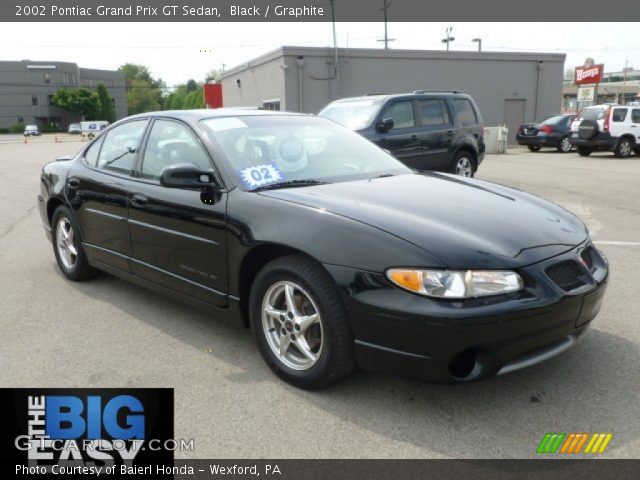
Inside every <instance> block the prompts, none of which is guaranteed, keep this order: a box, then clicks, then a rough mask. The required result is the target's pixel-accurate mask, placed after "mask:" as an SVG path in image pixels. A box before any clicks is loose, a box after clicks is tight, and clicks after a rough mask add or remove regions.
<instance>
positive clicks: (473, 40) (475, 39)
mask: <svg viewBox="0 0 640 480" xmlns="http://www.w3.org/2000/svg"><path fill="white" fill-rule="evenodd" d="M471 41H472V42H476V43H477V44H478V51H479V52H481V51H482V39H481V38H472V39H471Z"/></svg>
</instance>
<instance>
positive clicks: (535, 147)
mask: <svg viewBox="0 0 640 480" xmlns="http://www.w3.org/2000/svg"><path fill="white" fill-rule="evenodd" d="M527 148H528V149H529V150H531V151H532V152H539V151H540V149H541V148H542V147H541V146H540V145H527Z"/></svg>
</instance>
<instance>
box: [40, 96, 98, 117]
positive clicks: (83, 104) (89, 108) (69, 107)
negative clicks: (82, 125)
mask: <svg viewBox="0 0 640 480" xmlns="http://www.w3.org/2000/svg"><path fill="white" fill-rule="evenodd" d="M51 103H52V104H53V105H55V106H56V107H58V108H61V109H62V110H65V111H67V112H69V113H71V114H74V115H76V116H78V117H80V118H82V117H84V118H85V119H86V120H98V117H99V116H100V113H101V111H102V106H101V105H100V99H99V98H98V94H97V93H92V92H90V91H89V90H86V89H84V88H73V89H72V88H61V89H59V90H58V91H57V92H56V94H55V95H54V96H53V99H52V101H51Z"/></svg>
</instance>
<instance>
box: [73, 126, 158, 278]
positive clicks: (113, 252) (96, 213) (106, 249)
mask: <svg viewBox="0 0 640 480" xmlns="http://www.w3.org/2000/svg"><path fill="white" fill-rule="evenodd" d="M148 123H149V122H148V120H147V119H140V120H132V121H129V122H126V123H123V124H121V125H118V126H117V127H115V128H113V129H112V130H110V131H108V132H107V133H106V134H103V135H101V136H100V137H99V138H98V139H97V140H96V141H95V142H93V143H92V144H91V145H90V146H89V147H88V148H87V149H86V150H85V152H84V153H83V156H84V158H83V160H82V161H80V162H75V163H74V166H73V167H72V169H71V171H70V172H69V176H68V179H67V195H68V198H69V200H70V202H71V205H72V206H73V208H74V210H75V211H76V215H77V218H78V223H79V224H80V231H81V234H82V240H83V242H84V246H85V251H86V252H87V255H88V256H89V257H90V258H91V259H92V260H93V261H95V262H101V263H103V264H106V265H109V266H112V267H116V268H118V269H120V270H125V271H128V270H129V257H130V255H131V239H130V236H129V226H128V225H127V219H128V216H129V200H128V196H129V191H130V189H131V187H132V178H131V174H132V172H133V170H134V167H135V163H136V159H137V156H138V152H139V150H140V145H141V144H142V138H143V135H144V132H145V130H146V128H147V125H148Z"/></svg>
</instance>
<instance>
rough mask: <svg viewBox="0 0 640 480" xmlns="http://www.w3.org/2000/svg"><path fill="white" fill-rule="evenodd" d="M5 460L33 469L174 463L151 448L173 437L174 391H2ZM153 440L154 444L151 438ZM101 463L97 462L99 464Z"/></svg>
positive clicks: (1, 453) (164, 453)
mask: <svg viewBox="0 0 640 480" xmlns="http://www.w3.org/2000/svg"><path fill="white" fill-rule="evenodd" d="M1 393H2V397H1V398H0V400H1V403H0V406H2V407H4V410H3V411H4V412H5V414H6V413H9V419H8V422H7V424H6V428H3V430H4V432H3V434H2V438H1V440H2V444H3V448H2V449H1V450H0V458H12V459H14V460H21V461H23V462H27V463H28V464H29V465H43V466H47V465H48V466H52V465H61V464H66V463H69V462H76V463H77V462H80V463H81V464H86V465H89V464H92V465H94V464H111V465H113V464H126V465H131V464H133V463H138V462H150V461H163V460H168V459H173V452H169V451H167V450H164V449H163V448H158V449H152V448H149V447H150V445H149V443H150V441H156V442H157V443H158V445H159V446H160V447H161V446H162V442H164V441H166V440H170V439H172V438H173V390H172V389H142V388H141V389H3V391H2V392H1ZM152 439H153V440H152ZM96 462H98V463H96Z"/></svg>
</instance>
